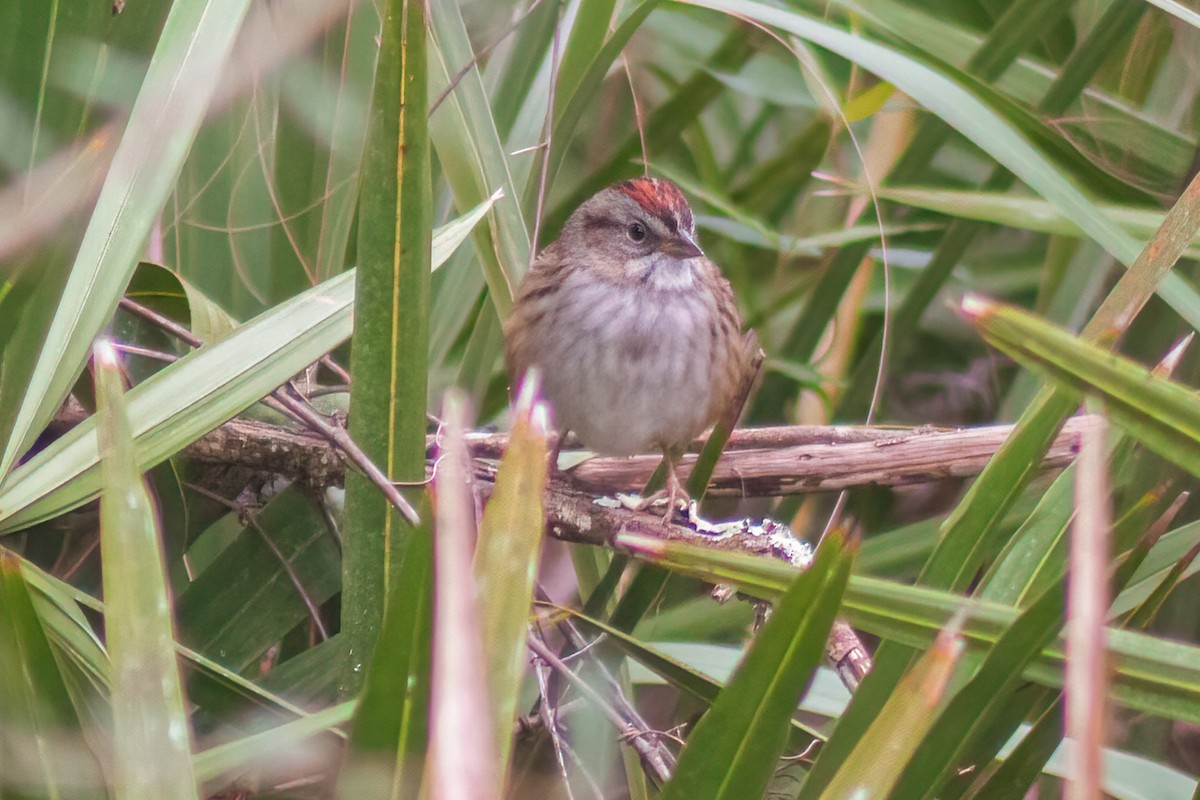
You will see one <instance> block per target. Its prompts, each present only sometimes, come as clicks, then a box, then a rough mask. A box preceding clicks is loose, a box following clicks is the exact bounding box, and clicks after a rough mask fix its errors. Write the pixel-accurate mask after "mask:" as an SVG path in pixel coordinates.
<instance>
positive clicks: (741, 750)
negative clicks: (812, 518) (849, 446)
mask: <svg viewBox="0 0 1200 800" xmlns="http://www.w3.org/2000/svg"><path fill="white" fill-rule="evenodd" d="M856 549H857V548H856V547H855V545H853V544H849V545H848V544H846V542H845V541H844V540H843V539H842V537H841V536H840V535H839V534H838V533H836V532H835V533H833V534H831V535H829V536H827V537H826V539H825V541H824V542H823V543H822V545H821V547H820V548H819V549H818V551H817V555H816V559H815V561H814V562H813V565H812V566H811V567H810V568H809V569H808V570H806V571H805V572H803V573H801V574H800V575H798V576H797V577H796V578H795V580H794V581H793V582H792V584H791V586H790V588H789V589H788V590H787V592H786V593H785V594H784V595H783V597H782V599H781V600H780V601H779V603H778V604H777V605H776V606H775V610H774V612H773V613H772V615H771V619H770V620H769V621H768V622H767V624H766V626H765V627H764V628H763V630H762V631H761V632H760V633H759V635H758V636H757V638H756V639H755V641H754V644H753V645H751V647H750V649H749V650H748V651H747V653H746V655H745V657H744V658H743V660H742V663H741V664H740V665H739V667H738V669H737V671H736V672H735V673H734V675H733V677H732V678H731V679H730V681H729V683H727V684H726V685H725V688H724V689H723V690H722V691H721V694H720V695H718V697H717V700H716V702H715V703H713V705H712V708H710V709H709V711H708V713H707V714H705V715H704V717H702V718H701V720H700V722H699V724H697V726H696V729H695V730H694V731H693V732H692V734H691V736H690V737H689V738H688V743H687V745H686V746H685V747H684V749H683V752H682V753H681V754H680V757H679V766H678V768H677V770H676V772H675V776H674V777H673V778H672V780H671V781H670V783H668V784H667V786H666V787H664V789H663V799H664V800H677V799H678V798H693V797H711V798H714V800H732V799H733V798H747V799H749V798H760V797H762V796H763V793H764V792H765V791H766V789H767V786H768V785H769V784H770V781H771V777H772V775H773V773H774V770H775V766H776V761H777V760H778V758H779V756H780V755H782V753H783V748H784V746H785V745H786V743H787V736H788V732H789V730H790V727H791V726H790V721H791V716H792V713H793V711H794V709H795V708H796V705H797V704H798V703H799V702H800V697H801V696H802V695H803V694H804V692H805V690H806V688H807V687H808V684H809V682H810V681H811V680H812V675H813V672H814V671H815V670H816V668H817V666H818V664H819V663H820V660H821V657H822V655H823V654H824V650H825V639H826V637H827V636H828V635H829V628H830V626H831V625H832V624H833V619H834V617H835V616H836V615H837V611H838V605H839V602H840V599H841V596H842V592H843V591H844V589H845V587H846V580H847V579H848V578H849V576H850V566H851V564H852V562H853V560H854V552H855V550H856Z"/></svg>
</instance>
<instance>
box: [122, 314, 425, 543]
mask: <svg viewBox="0 0 1200 800" xmlns="http://www.w3.org/2000/svg"><path fill="white" fill-rule="evenodd" d="M121 305H122V306H123V307H124V308H126V309H128V310H129V311H131V312H133V313H134V314H137V315H138V316H140V317H142V318H143V319H145V320H147V321H149V322H152V323H153V324H155V325H158V326H159V327H160V328H162V329H163V330H165V331H167V332H168V333H170V334H171V335H173V336H175V337H176V338H177V339H179V340H180V341H182V342H184V343H186V344H187V345H188V346H190V347H197V348H198V347H201V346H202V345H203V344H204V342H203V341H202V340H201V339H200V338H199V337H197V336H196V335H195V334H193V333H192V332H191V331H189V330H188V329H187V328H185V327H183V326H182V325H180V324H178V323H176V322H175V321H174V320H171V319H168V318H167V317H164V316H163V315H161V314H159V313H158V312H156V311H154V310H152V309H149V308H147V307H146V306H143V305H142V304H141V303H138V302H135V301H133V300H130V299H129V298H128V297H124V298H121ZM290 388H291V387H290V385H287V384H285V386H283V387H280V388H278V389H276V390H275V391H273V392H271V397H272V398H274V400H275V402H276V403H277V404H278V405H279V406H280V407H281V408H282V410H283V411H284V412H285V413H286V414H288V416H291V417H293V418H295V419H296V420H298V421H299V422H301V423H302V424H304V425H305V426H307V427H309V428H310V429H312V430H313V431H315V432H317V433H319V434H320V435H321V436H322V437H324V438H325V439H327V440H328V441H329V442H330V443H331V444H333V445H334V446H335V448H337V451H338V452H339V454H340V455H342V456H343V457H344V458H346V460H348V461H350V463H352V464H354V466H356V467H358V468H359V469H360V470H361V471H362V472H363V474H364V475H366V476H367V478H368V479H370V481H371V482H372V483H374V484H375V485H376V486H378V487H379V490H380V491H382V492H383V494H384V496H385V497H386V498H387V499H388V502H389V503H391V504H392V507H393V508H395V509H396V511H398V512H399V513H400V515H401V516H402V517H404V518H405V519H406V520H408V521H409V523H410V524H412V525H416V524H418V523H419V522H420V521H421V518H420V517H419V516H417V512H416V510H415V509H413V507H412V506H411V505H410V504H409V502H408V501H407V500H405V499H404V496H403V495H401V494H400V490H399V489H397V488H396V484H394V483H393V482H392V481H391V480H390V479H389V478H388V477H387V475H384V474H383V471H382V470H381V469H379V467H377V466H375V463H374V462H373V461H371V459H370V458H369V457H368V456H367V454H366V453H364V452H363V451H362V448H360V447H359V446H358V445H357V444H355V443H354V440H352V439H351V438H350V434H349V433H348V432H347V431H346V430H345V429H344V428H341V427H339V426H337V425H332V424H330V423H329V421H328V420H326V419H325V417H323V416H322V415H321V414H320V412H318V411H317V410H316V409H314V408H313V407H312V406H311V405H310V404H309V402H308V401H307V400H306V399H304V398H303V397H300V396H299V395H293V394H291V393H290V392H289V391H287V389H290Z"/></svg>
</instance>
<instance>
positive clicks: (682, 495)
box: [636, 447, 692, 523]
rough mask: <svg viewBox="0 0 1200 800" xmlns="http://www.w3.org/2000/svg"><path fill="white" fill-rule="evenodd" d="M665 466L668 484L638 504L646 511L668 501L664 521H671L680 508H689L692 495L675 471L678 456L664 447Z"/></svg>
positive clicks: (639, 509) (640, 508) (638, 508)
mask: <svg viewBox="0 0 1200 800" xmlns="http://www.w3.org/2000/svg"><path fill="white" fill-rule="evenodd" d="M662 454H663V467H664V468H665V469H666V471H667V482H666V486H664V487H663V488H662V489H659V490H658V491H657V492H654V493H653V494H651V495H650V496H649V497H643V498H642V500H641V502H639V503H638V504H637V506H636V507H637V510H638V511H645V510H646V509H647V508H650V507H651V506H653V505H655V504H657V503H659V502H661V501H663V500H664V499H665V500H666V501H667V513H666V514H664V515H663V522H664V523H667V522H670V521H671V517H673V516H674V515H675V512H676V511H677V510H679V509H684V508H687V506H688V503H690V502H691V501H692V496H691V495H690V494H688V490H687V489H686V488H685V487H684V485H683V482H682V481H680V480H679V475H678V473H676V472H675V460H676V459H677V458H678V456H677V455H676V454H675V453H673V452H671V449H670V448H668V447H664V448H663V449H662Z"/></svg>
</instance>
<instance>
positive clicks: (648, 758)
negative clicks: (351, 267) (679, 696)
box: [526, 636, 661, 785]
mask: <svg viewBox="0 0 1200 800" xmlns="http://www.w3.org/2000/svg"><path fill="white" fill-rule="evenodd" d="M526 643H527V644H528V646H529V649H530V650H532V651H533V653H534V655H536V656H537V657H538V658H540V659H541V660H542V661H544V662H546V663H547V664H548V665H549V666H550V667H551V668H552V669H553V670H554V671H555V672H557V673H558V674H559V675H561V676H562V677H563V678H565V679H566V680H567V681H569V682H570V683H571V685H572V686H574V687H575V688H576V689H577V690H579V692H580V693H581V694H583V695H584V696H585V697H587V698H588V699H589V700H590V701H591V702H592V703H593V704H594V705H595V706H596V708H597V709H599V710H600V713H602V714H603V715H604V716H605V717H607V718H608V721H609V722H610V723H611V724H612V726H613V727H614V728H616V729H617V731H618V732H619V733H620V735H621V736H622V737H624V736H626V735H627V734H628V733H630V732H635V733H636V732H637V731H636V729H635V728H634V727H633V726H632V725H631V724H630V722H629V720H627V719H626V718H625V717H623V716H622V715H621V714H620V713H619V712H618V711H617V710H616V709H615V708H614V707H613V706H612V705H611V704H610V703H609V702H608V701H607V700H606V699H605V698H604V697H602V696H601V695H600V693H599V692H597V691H596V690H595V689H593V688H592V687H591V685H589V684H588V682H587V681H585V680H584V679H583V678H580V677H579V676H578V675H576V674H575V672H574V671H573V670H572V669H571V668H570V667H569V666H567V665H566V664H565V663H563V660H562V659H561V658H559V657H558V655H557V654H555V652H554V651H553V650H551V649H550V648H549V647H547V646H546V645H545V643H544V642H542V641H541V640H540V639H538V638H537V637H535V636H530V637H528V638H527V639H526ZM627 741H628V742H629V745H630V747H632V748H633V749H634V750H636V751H637V753H638V756H639V757H641V759H642V763H643V764H645V765H646V766H647V768H650V769H651V773H650V774H651V775H652V776H654V777H656V778H657V769H655V768H653V767H652V766H651V765H652V764H654V763H656V762H655V761H654V759H655V758H656V749H657V748H655V747H651V746H650V745H649V743H648V742H647V741H646V740H645V739H644V738H643V737H641V736H636V737H633V738H631V739H628V740H627ZM656 744H657V742H656ZM660 785H661V784H660Z"/></svg>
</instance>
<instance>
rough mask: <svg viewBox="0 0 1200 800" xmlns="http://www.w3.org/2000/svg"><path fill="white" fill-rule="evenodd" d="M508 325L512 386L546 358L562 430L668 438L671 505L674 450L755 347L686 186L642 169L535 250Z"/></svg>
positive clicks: (643, 447)
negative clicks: (704, 245) (709, 253)
mask: <svg viewBox="0 0 1200 800" xmlns="http://www.w3.org/2000/svg"><path fill="white" fill-rule="evenodd" d="M504 337H505V360H506V362H507V366H508V371H509V375H510V376H511V377H512V380H513V381H514V384H515V383H516V382H518V381H520V380H521V379H522V377H523V376H524V374H525V371H526V370H528V369H529V368H530V367H534V366H536V367H538V369H539V370H540V372H541V375H542V386H543V392H544V394H545V396H546V399H547V400H549V402H550V405H551V408H552V409H553V413H554V415H555V420H556V424H557V425H558V428H559V430H560V431H561V432H562V434H563V435H564V436H565V435H566V433H567V431H574V432H575V433H576V434H577V435H578V436H579V438H580V440H581V441H582V442H583V443H584V444H585V445H586V446H587V447H588V448H590V449H592V450H595V451H596V452H598V453H602V454H605V455H614V456H621V455H632V454H634V453H645V452H649V451H653V450H655V449H657V450H661V452H662V455H663V459H664V461H665V464H666V467H667V485H666V496H667V500H668V503H667V516H668V517H669V516H670V515H671V514H672V513H674V510H675V508H676V504H677V502H679V501H681V500H683V501H686V500H687V499H688V494H687V492H686V491H685V489H684V487H683V485H682V483H681V482H680V480H679V478H678V476H677V475H676V471H675V467H676V462H677V460H678V458H679V456H680V455H681V453H682V452H683V450H684V449H685V448H686V447H687V445H688V444H689V443H690V442H691V441H692V440H693V439H694V438H695V437H696V436H698V435H699V434H700V433H702V432H703V431H704V430H705V429H706V428H707V427H708V426H709V425H712V424H713V423H714V422H715V421H716V420H717V418H718V417H719V416H720V415H721V414H722V412H724V411H725V409H726V408H727V407H728V406H729V404H730V403H731V402H732V400H733V396H734V394H735V393H736V392H737V389H738V386H739V384H740V382H741V379H742V376H743V374H744V373H745V371H746V369H747V356H746V351H745V347H744V344H743V339H742V334H741V322H740V320H739V318H738V311H737V304H736V302H735V300H734V297H733V291H732V289H730V286H729V282H728V281H727V280H725V277H724V276H723V275H722V274H721V270H720V268H719V267H717V265H716V264H714V263H713V262H712V261H710V260H709V259H708V258H707V257H706V256H705V255H704V251H702V250H701V249H700V245H699V244H697V242H696V226H695V221H694V219H693V217H692V210H691V208H690V207H689V206H688V202H687V200H686V199H685V198H684V196H683V193H682V192H681V191H680V190H679V187H678V186H676V185H675V184H674V183H672V182H670V181H667V180H661V179H657V178H636V179H634V180H629V181H624V182H622V183H617V184H614V185H612V186H609V187H607V188H605V189H602V190H601V191H600V192H598V193H597V194H595V195H593V196H592V197H591V198H589V199H588V200H587V201H585V202H584V203H583V205H581V206H580V207H579V208H578V209H576V210H575V212H574V213H573V214H572V215H571V217H570V218H569V219H568V220H567V222H566V225H564V226H563V229H562V233H561V235H560V236H559V238H558V240H557V241H555V242H553V243H552V244H550V245H549V246H548V247H546V248H545V249H544V250H543V251H542V252H541V253H539V254H538V256H537V259H536V260H535V262H534V264H533V267H532V268H531V269H530V271H529V274H528V275H527V276H526V277H525V280H524V281H523V282H522V283H521V286H520V289H519V290H518V292H517V297H516V302H515V305H514V308H513V312H512V315H511V316H510V317H509V318H508V320H507V321H506V322H505V324H504ZM655 499H657V498H655ZM649 500H650V499H649V498H648V499H647V501H646V502H647V503H648V502H649Z"/></svg>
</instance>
